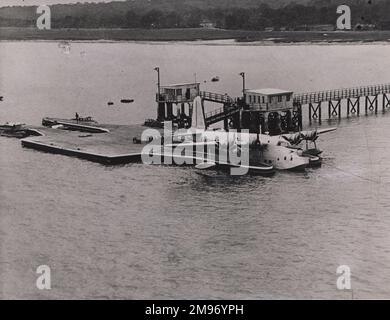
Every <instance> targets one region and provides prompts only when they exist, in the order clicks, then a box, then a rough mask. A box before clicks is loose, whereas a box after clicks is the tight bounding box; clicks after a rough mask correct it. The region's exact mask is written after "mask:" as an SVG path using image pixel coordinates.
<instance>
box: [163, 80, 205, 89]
mask: <svg viewBox="0 0 390 320" xmlns="http://www.w3.org/2000/svg"><path fill="white" fill-rule="evenodd" d="M195 85H200V82H189V83H175V84H169V85H166V86H161V88H168V89H169V88H178V87H189V86H195Z"/></svg>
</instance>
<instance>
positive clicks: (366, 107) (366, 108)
mask: <svg viewBox="0 0 390 320" xmlns="http://www.w3.org/2000/svg"><path fill="white" fill-rule="evenodd" d="M365 110H366V115H367V114H368V96H366V106H365Z"/></svg>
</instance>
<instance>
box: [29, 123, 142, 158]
mask: <svg viewBox="0 0 390 320" xmlns="http://www.w3.org/2000/svg"><path fill="white" fill-rule="evenodd" d="M98 126H99V127H100V128H102V129H105V130H107V131H108V132H105V133H86V132H80V131H70V130H61V129H52V128H46V127H36V128H34V129H35V130H36V131H37V132H39V133H41V134H42V135H41V136H31V137H28V138H25V139H22V140H21V143H22V146H23V147H25V148H30V149H35V150H38V151H43V152H49V153H55V154H62V155H66V156H71V157H77V158H81V159H85V160H89V161H93V162H98V163H101V164H105V165H117V164H126V163H134V162H139V161H141V152H142V149H143V147H144V146H145V144H136V143H134V141H133V139H134V138H135V137H137V138H140V137H141V134H142V132H143V131H144V130H145V129H146V127H144V126H142V125H98Z"/></svg>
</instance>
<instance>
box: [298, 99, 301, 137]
mask: <svg viewBox="0 0 390 320" xmlns="http://www.w3.org/2000/svg"><path fill="white" fill-rule="evenodd" d="M298 112H299V115H298V127H299V131H301V130H302V104H300V103H299V106H298Z"/></svg>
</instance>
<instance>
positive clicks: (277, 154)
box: [162, 97, 336, 174]
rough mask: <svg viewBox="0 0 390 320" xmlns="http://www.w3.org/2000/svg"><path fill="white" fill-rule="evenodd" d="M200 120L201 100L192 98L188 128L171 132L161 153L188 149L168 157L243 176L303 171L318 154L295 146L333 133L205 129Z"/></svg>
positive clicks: (311, 163) (318, 160)
mask: <svg viewBox="0 0 390 320" xmlns="http://www.w3.org/2000/svg"><path fill="white" fill-rule="evenodd" d="M204 119H205V116H204V110H203V108H202V100H201V98H200V97H196V98H195V100H194V104H193V117H192V127H191V128H190V129H188V130H185V132H183V131H180V132H176V133H173V136H172V143H164V142H163V143H162V145H163V147H164V148H163V149H164V150H166V148H179V149H180V150H181V151H185V150H187V151H188V150H190V152H184V153H185V154H183V152H181V153H180V152H179V153H177V152H176V153H175V155H174V154H173V153H172V157H175V158H180V159H181V161H183V160H184V161H187V160H190V161H193V162H196V166H195V167H196V168H197V169H202V170H206V169H212V168H217V167H230V168H236V169H242V172H245V173H246V172H248V171H249V172H251V173H257V174H270V173H273V172H274V169H278V170H304V169H305V168H307V167H309V166H313V165H316V164H320V163H321V158H320V157H319V155H320V153H321V151H320V150H318V149H317V148H316V147H315V149H307V150H303V149H302V148H300V147H299V146H298V145H299V144H300V143H301V142H303V141H306V142H307V143H308V142H309V141H311V142H313V143H314V144H315V143H316V141H317V139H318V137H319V135H320V134H323V133H326V132H331V131H335V130H336V128H329V129H324V130H315V131H304V132H299V133H293V134H281V135H278V136H271V135H269V134H256V133H249V132H237V131H235V130H234V131H226V130H223V129H216V130H212V129H207V127H206V125H205V120H204ZM244 152H248V161H247V163H245V162H243V161H242V160H243V158H242V155H243V153H244ZM163 153H165V151H164V152H163ZM164 156H166V153H165V154H164ZM239 158H240V159H239ZM237 160H239V161H237ZM240 161H241V162H240ZM245 173H244V174H245Z"/></svg>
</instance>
